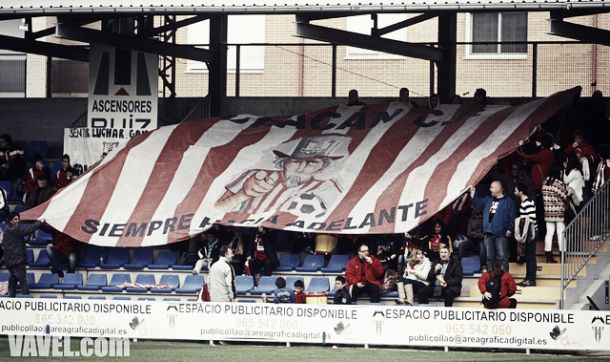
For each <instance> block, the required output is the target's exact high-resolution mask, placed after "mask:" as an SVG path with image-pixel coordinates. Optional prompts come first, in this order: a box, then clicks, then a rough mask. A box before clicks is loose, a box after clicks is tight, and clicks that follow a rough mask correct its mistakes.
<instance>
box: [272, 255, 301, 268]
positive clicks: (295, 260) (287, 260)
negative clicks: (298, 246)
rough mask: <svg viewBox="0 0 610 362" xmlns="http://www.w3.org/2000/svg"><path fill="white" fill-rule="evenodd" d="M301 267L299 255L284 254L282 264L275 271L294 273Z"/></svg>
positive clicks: (281, 258) (281, 259)
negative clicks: (295, 269)
mask: <svg viewBox="0 0 610 362" xmlns="http://www.w3.org/2000/svg"><path fill="white" fill-rule="evenodd" d="M298 266H299V254H282V256H280V264H279V265H278V266H277V268H275V271H292V270H294V268H296V267H298Z"/></svg>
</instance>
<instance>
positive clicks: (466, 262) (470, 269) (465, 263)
mask: <svg viewBox="0 0 610 362" xmlns="http://www.w3.org/2000/svg"><path fill="white" fill-rule="evenodd" d="M480 269H481V260H480V259H479V257H478V256H468V257H465V258H462V272H463V273H464V275H473V274H474V273H477V272H478V271H479V270H480Z"/></svg>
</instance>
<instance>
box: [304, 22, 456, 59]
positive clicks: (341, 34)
mask: <svg viewBox="0 0 610 362" xmlns="http://www.w3.org/2000/svg"><path fill="white" fill-rule="evenodd" d="M296 25H297V36H300V37H302V38H308V39H314V40H319V41H324V42H328V43H333V44H341V45H348V46H353V47H357V48H363V49H370V50H376V51H380V52H385V53H391V54H397V55H402V56H405V57H411V58H419V59H426V60H433V61H438V62H442V61H445V52H444V51H443V50H442V49H438V48H432V47H428V46H425V45H419V44H412V43H407V42H403V41H398V40H392V39H386V38H376V37H371V36H369V35H363V34H358V33H353V32H350V31H345V30H337V29H331V28H326V27H323V26H318V25H312V24H308V23H301V22H297V24H296Z"/></svg>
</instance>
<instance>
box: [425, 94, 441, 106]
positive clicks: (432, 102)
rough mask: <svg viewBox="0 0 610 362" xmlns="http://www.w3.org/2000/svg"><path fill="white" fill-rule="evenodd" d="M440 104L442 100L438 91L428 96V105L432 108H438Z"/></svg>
mask: <svg viewBox="0 0 610 362" xmlns="http://www.w3.org/2000/svg"><path fill="white" fill-rule="evenodd" d="M439 104H440V101H439V98H438V94H436V93H432V94H430V97H428V107H429V108H430V110H432V109H437V108H438V106H439Z"/></svg>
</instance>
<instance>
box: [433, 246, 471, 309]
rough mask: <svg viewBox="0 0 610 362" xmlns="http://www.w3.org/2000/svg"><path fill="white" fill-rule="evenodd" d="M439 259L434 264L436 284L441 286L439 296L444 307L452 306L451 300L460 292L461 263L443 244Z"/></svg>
mask: <svg viewBox="0 0 610 362" xmlns="http://www.w3.org/2000/svg"><path fill="white" fill-rule="evenodd" d="M439 256H440V261H439V262H438V263H437V264H435V265H434V272H435V274H436V285H438V286H440V287H441V296H442V297H443V300H444V301H445V307H451V306H453V300H454V299H455V298H457V297H459V296H460V294H461V293H462V279H463V278H464V275H463V272H462V263H460V261H459V260H458V259H456V258H454V257H452V255H451V251H449V248H447V247H446V246H443V247H442V248H441V249H440V251H439Z"/></svg>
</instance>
